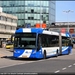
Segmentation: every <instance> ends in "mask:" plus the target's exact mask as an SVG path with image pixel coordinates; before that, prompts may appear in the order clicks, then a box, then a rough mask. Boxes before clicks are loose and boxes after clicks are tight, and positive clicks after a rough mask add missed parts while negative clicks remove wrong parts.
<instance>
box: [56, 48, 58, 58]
mask: <svg viewBox="0 0 75 75" xmlns="http://www.w3.org/2000/svg"><path fill="white" fill-rule="evenodd" d="M56 57H58V49H57V50H56Z"/></svg>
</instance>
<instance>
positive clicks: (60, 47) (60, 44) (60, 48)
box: [59, 33, 62, 55]
mask: <svg viewBox="0 0 75 75" xmlns="http://www.w3.org/2000/svg"><path fill="white" fill-rule="evenodd" d="M59 50H60V55H62V38H61V33H59Z"/></svg>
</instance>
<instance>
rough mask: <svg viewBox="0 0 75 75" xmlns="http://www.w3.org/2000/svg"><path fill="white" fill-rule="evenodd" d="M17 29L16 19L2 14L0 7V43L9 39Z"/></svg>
mask: <svg viewBox="0 0 75 75" xmlns="http://www.w3.org/2000/svg"><path fill="white" fill-rule="evenodd" d="M16 27H17V17H16V16H13V15H11V14H6V13H4V12H2V8H1V7H0V41H4V40H6V39H8V38H11V35H12V34H14V33H15V30H16Z"/></svg>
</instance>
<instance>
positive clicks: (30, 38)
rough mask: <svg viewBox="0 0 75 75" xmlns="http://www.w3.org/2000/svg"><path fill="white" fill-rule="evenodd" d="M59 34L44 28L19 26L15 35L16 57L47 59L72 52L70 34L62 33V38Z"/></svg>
mask: <svg viewBox="0 0 75 75" xmlns="http://www.w3.org/2000/svg"><path fill="white" fill-rule="evenodd" d="M59 34H60V33H58V32H54V31H48V30H45V29H42V28H19V29H17V30H16V32H15V35H14V52H13V56H14V57H15V58H37V59H40V58H44V59H46V58H48V57H52V56H58V55H60V54H69V53H71V50H72V47H71V41H70V35H69V34H67V33H66V34H64V33H61V39H60V37H59V36H60V35H59ZM60 41H61V42H60ZM60 44H61V48H60V46H59V45H60ZM60 49H61V51H60ZM60 52H61V53H60Z"/></svg>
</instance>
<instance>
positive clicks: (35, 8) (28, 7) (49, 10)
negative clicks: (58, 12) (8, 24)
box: [0, 0, 56, 26]
mask: <svg viewBox="0 0 75 75" xmlns="http://www.w3.org/2000/svg"><path fill="white" fill-rule="evenodd" d="M0 2H1V7H3V12H5V13H9V14H13V15H15V16H17V17H18V26H20V25H28V24H29V25H31V26H35V24H36V23H46V24H47V25H50V24H51V23H54V22H55V5H56V3H55V1H50V0H47V1H45V0H41V1H39V0H31V1H30V0H22V1H20V0H14V1H13V0H3V1H0Z"/></svg>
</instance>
